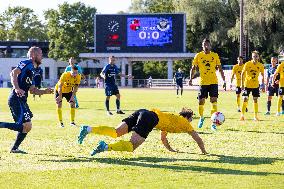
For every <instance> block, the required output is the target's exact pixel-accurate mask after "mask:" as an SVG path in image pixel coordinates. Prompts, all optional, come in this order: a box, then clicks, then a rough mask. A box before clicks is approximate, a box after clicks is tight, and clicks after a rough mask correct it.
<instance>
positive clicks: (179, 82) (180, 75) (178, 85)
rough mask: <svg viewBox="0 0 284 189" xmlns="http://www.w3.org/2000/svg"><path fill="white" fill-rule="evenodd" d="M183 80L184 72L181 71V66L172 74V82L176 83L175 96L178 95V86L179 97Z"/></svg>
mask: <svg viewBox="0 0 284 189" xmlns="http://www.w3.org/2000/svg"><path fill="white" fill-rule="evenodd" d="M183 80H184V73H183V72H182V70H181V68H179V69H178V71H177V72H176V73H175V75H174V82H175V83H176V89H177V97H179V94H178V91H179V88H180V97H181V96H182V93H183Z"/></svg>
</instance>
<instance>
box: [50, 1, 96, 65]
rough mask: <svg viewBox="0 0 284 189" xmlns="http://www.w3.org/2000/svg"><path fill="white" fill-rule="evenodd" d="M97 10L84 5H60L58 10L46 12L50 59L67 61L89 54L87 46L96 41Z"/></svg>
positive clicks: (78, 3)
mask: <svg viewBox="0 0 284 189" xmlns="http://www.w3.org/2000/svg"><path fill="white" fill-rule="evenodd" d="M95 13H96V8H94V7H89V6H86V5H85V4H84V3H80V2H77V3H74V4H68V3H66V2H65V3H63V4H61V5H58V10H54V9H50V10H48V11H46V12H45V18H46V20H47V28H48V33H47V34H48V37H49V42H50V45H49V54H48V55H49V57H51V58H54V59H60V60H67V59H68V58H69V57H71V56H72V57H75V58H77V59H78V58H79V54H80V53H82V52H88V51H89V50H88V49H87V44H88V43H93V41H94V36H93V34H94V25H93V19H94V15H95Z"/></svg>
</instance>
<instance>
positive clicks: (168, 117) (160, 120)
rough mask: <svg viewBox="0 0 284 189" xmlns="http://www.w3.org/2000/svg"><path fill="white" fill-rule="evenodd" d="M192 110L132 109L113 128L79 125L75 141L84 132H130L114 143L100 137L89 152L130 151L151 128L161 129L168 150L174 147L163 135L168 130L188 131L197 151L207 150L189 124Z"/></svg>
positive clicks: (136, 146) (79, 141) (107, 134)
mask: <svg viewBox="0 0 284 189" xmlns="http://www.w3.org/2000/svg"><path fill="white" fill-rule="evenodd" d="M192 116H193V112H192V110H191V109H188V108H182V110H181V112H180V113H179V115H175V114H173V113H163V112H161V111H159V110H156V109H153V110H151V111H149V110H146V109H140V110H137V111H135V112H134V113H132V114H131V115H130V116H129V117H127V118H125V119H123V120H122V122H121V123H120V124H119V125H118V126H117V128H113V127H109V126H97V127H90V126H81V130H80V134H79V136H78V143H79V144H82V143H83V140H84V138H85V137H86V136H87V135H88V134H98V135H106V136H110V137H113V138H117V137H121V136H122V135H124V134H127V133H129V132H132V136H131V139H130V140H129V141H126V140H120V141H118V142H116V143H111V144H107V143H106V142H104V141H100V142H99V144H98V146H97V147H96V148H95V149H94V150H93V152H92V153H91V155H92V156H93V155H96V154H97V153H101V152H104V151H127V152H133V151H134V150H135V149H136V148H138V147H139V146H140V145H141V144H142V143H143V142H144V141H145V140H146V138H147V137H148V135H149V133H150V132H151V131H152V130H153V128H156V129H159V130H161V140H162V143H163V144H164V146H165V147H166V148H167V149H168V150H169V151H171V152H177V151H176V150H174V149H173V148H172V147H171V146H170V143H169V141H168V139H167V134H168V133H188V134H189V135H191V137H192V138H193V139H194V140H195V142H196V143H197V144H198V146H199V148H200V150H201V152H202V153H203V154H207V152H206V150H205V147H204V143H203V141H202V139H201V138H200V137H199V135H198V133H197V132H196V131H194V129H193V127H192V126H191V123H190V122H191V121H192Z"/></svg>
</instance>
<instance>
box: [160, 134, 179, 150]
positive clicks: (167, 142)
mask: <svg viewBox="0 0 284 189" xmlns="http://www.w3.org/2000/svg"><path fill="white" fill-rule="evenodd" d="M167 135H168V133H167V132H166V131H161V141H162V143H163V145H164V146H165V147H166V148H167V149H168V150H169V151H171V152H177V150H174V149H173V148H172V147H171V146H170V143H169V141H168V139H167Z"/></svg>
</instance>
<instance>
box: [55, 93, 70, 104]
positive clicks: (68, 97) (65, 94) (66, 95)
mask: <svg viewBox="0 0 284 189" xmlns="http://www.w3.org/2000/svg"><path fill="white" fill-rule="evenodd" d="M58 96H59V93H58V91H55V98H57V97H58ZM71 97H72V92H70V93H62V98H65V99H66V100H67V102H70V99H71Z"/></svg>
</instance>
